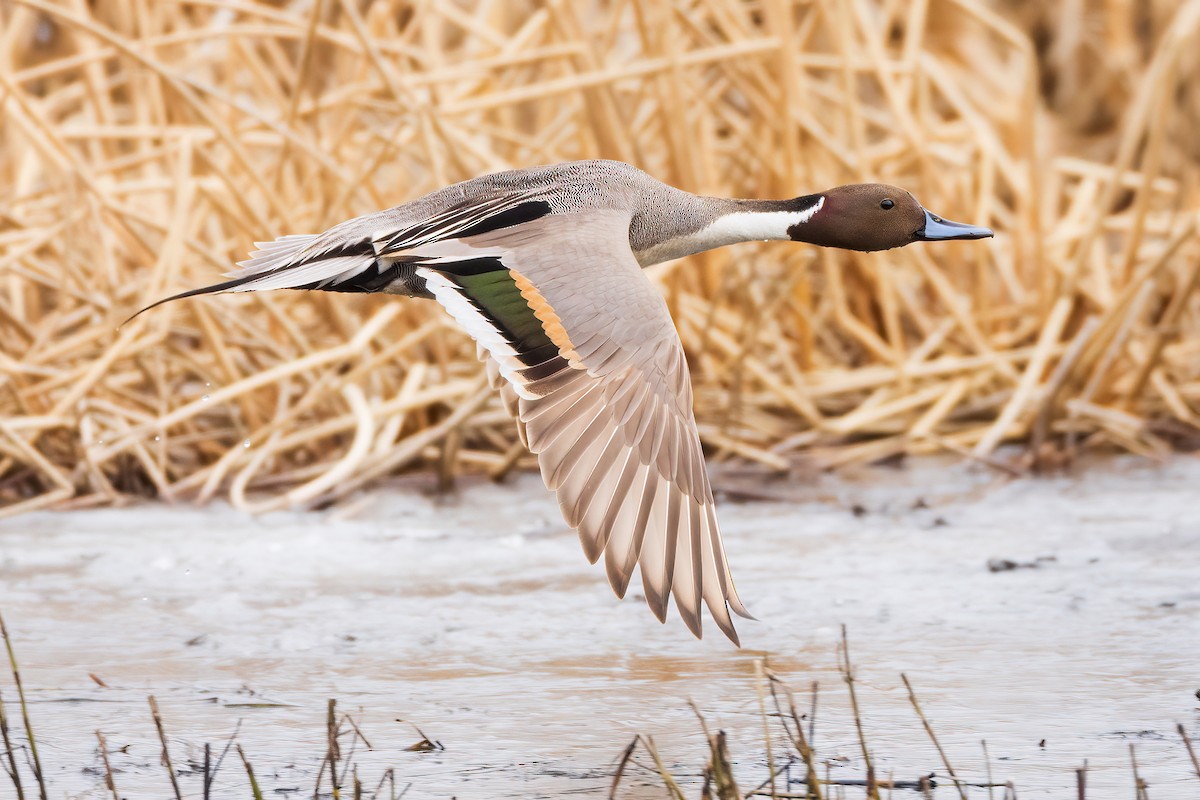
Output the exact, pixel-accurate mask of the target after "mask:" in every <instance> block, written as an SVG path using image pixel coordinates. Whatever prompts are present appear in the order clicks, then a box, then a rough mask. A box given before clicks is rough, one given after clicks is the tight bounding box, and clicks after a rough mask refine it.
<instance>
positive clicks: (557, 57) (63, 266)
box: [0, 0, 1200, 514]
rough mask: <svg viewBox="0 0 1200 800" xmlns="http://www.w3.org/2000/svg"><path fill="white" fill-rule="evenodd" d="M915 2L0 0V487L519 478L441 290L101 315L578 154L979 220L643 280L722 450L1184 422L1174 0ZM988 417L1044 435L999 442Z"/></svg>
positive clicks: (1196, 405)
mask: <svg viewBox="0 0 1200 800" xmlns="http://www.w3.org/2000/svg"><path fill="white" fill-rule="evenodd" d="M925 11H927V9H926V4H923V3H917V4H906V3H894V2H885V0H864V2H862V3H857V4H845V3H841V2H836V1H835V0H814V1H813V2H797V1H796V0H770V2H766V3H759V4H754V3H751V4H746V3H741V2H734V0H695V2H690V3H686V4H666V3H644V2H635V3H632V4H628V3H598V4H576V3H558V4H549V5H544V4H539V3H525V2H514V3H504V4H496V3H486V2H477V1H476V0H468V1H467V2H463V3H458V4H453V5H447V4H441V3H433V4H411V3H408V2H406V1H405V0H389V2H376V3H371V4H368V5H366V6H365V7H363V8H362V9H361V10H360V6H359V5H356V4H353V3H336V2H316V3H313V2H300V1H299V0H283V1H282V2H278V3H272V4H269V5H268V4H250V3H242V4H238V3H233V4H230V3H198V4H196V3H193V4H187V5H175V4H168V5H163V6H161V7H160V6H159V5H153V9H152V10H151V6H147V5H146V4H145V3H141V2H136V1H135V0H108V1H107V2H105V3H90V4H89V3H63V2H56V1H55V0H12V2H7V3H3V4H0V57H2V58H3V60H4V63H5V64H7V65H9V66H8V68H7V69H6V70H4V71H3V72H2V73H0V182H2V183H3V185H4V186H5V187H6V191H5V197H4V202H3V205H0V514H13V513H19V512H21V511H29V510H36V509H42V508H48V507H59V508H70V507H83V506H92V505H98V504H113V503H120V502H123V501H124V500H125V499H126V498H127V497H128V496H130V495H157V496H161V497H164V498H168V499H188V500H204V499H207V498H210V497H213V496H215V495H217V494H218V493H220V494H225V495H226V496H228V497H230V499H231V500H232V501H233V502H234V503H236V504H238V505H239V506H240V507H243V508H246V509H252V510H253V509H265V508H275V507H281V506H287V505H299V506H313V505H322V504H327V503H329V502H332V501H336V500H338V499H339V498H341V497H344V496H345V495H346V493H348V492H349V491H352V490H351V489H349V488H347V487H357V486H360V485H362V484H363V483H364V482H366V481H369V480H377V479H379V478H381V477H384V476H386V475H388V474H390V473H392V472H395V471H396V470H400V469H414V468H431V469H437V470H439V475H440V477H441V479H442V481H443V482H445V481H448V480H450V479H451V478H452V477H453V476H454V475H456V474H458V473H460V472H462V471H466V470H469V471H473V472H478V473H483V474H494V475H501V474H505V473H507V472H508V471H509V470H511V469H513V468H525V467H529V466H531V465H532V461H531V458H530V457H529V456H528V455H527V454H523V452H522V451H521V449H520V446H519V443H518V441H517V436H516V432H515V430H514V426H513V424H512V422H511V420H509V419H507V417H506V416H505V414H504V413H503V412H502V411H501V410H500V407H499V405H498V404H497V403H496V402H495V400H494V399H493V398H492V397H491V395H490V394H488V395H486V396H483V397H481V398H480V397H479V396H478V394H477V392H476V390H474V389H473V388H472V387H473V385H474V383H473V382H474V381H475V380H476V379H477V376H478V375H479V373H480V367H479V365H478V363H477V362H476V361H475V356H474V348H473V346H472V344H471V343H470V342H469V341H468V339H467V338H466V336H465V335H464V334H462V333H461V332H460V331H458V330H456V329H454V328H453V327H452V326H450V325H449V324H448V323H447V322H446V319H445V317H444V315H442V314H441V312H440V310H439V309H438V308H436V307H435V306H434V304H432V303H421V302H415V301H410V302H405V301H403V300H400V299H396V298H383V297H352V296H329V295H318V294H314V293H278V294H267V295H258V296H253V297H246V296H224V297H218V298H209V299H203V300H197V301H193V302H188V303H181V304H175V305H170V306H166V307H163V308H160V309H156V310H155V311H154V313H152V314H150V315H147V316H145V317H139V318H138V319H136V320H134V321H133V322H131V323H129V324H128V325H125V326H124V327H119V326H120V324H121V322H122V321H123V320H125V319H126V318H127V317H128V316H129V314H130V313H132V312H133V311H135V310H136V309H137V308H138V307H140V306H142V305H144V304H146V303H148V302H150V301H153V300H155V299H158V298H159V297H162V296H163V295H165V294H167V293H168V292H170V291H174V290H178V289H182V288H186V287H192V286H198V285H201V284H205V283H209V282H211V281H212V280H213V279H214V277H215V276H217V275H218V274H219V273H220V272H223V271H224V270H226V269H228V268H229V266H230V265H231V264H232V263H233V262H235V261H237V260H239V259H241V258H242V257H243V256H244V254H245V252H246V251H247V250H248V249H249V248H250V246H251V242H253V241H255V240H263V239H269V238H272V237H274V236H276V235H280V234H284V233H304V232H317V231H320V230H323V229H325V228H327V227H328V226H330V225H331V224H333V223H336V222H338V221H340V220H342V219H346V218H349V217H352V216H355V215H357V214H360V213H363V212H366V211H371V210H376V209H379V208H384V207H387V206H390V205H395V204H398V203H400V202H403V201H405V200H408V199H411V198H413V197H416V196H418V195H420V194H423V193H425V192H427V191H430V190H432V189H434V188H438V187H440V186H443V185H446V184H447V183H450V182H453V181H456V180H461V179H464V178H468V177H473V176H475V175H478V174H481V173H484V172H489V171H493V170H497V169H503V168H507V167H512V166H529V165H532V164H538V163H545V162H552V161H563V160H569V159H577V158H592V157H607V158H620V159H624V160H628V161H632V162H634V163H636V164H638V165H639V166H641V167H643V168H645V169H647V170H648V171H649V172H651V173H652V174H654V175H655V176H657V177H659V178H662V179H663V180H666V181H668V182H671V183H673V184H676V185H678V186H680V187H682V188H685V189H688V190H690V191H695V192H701V193H706V194H721V195H733V196H746V197H783V196H794V195H796V194H798V193H803V192H809V191H819V190H821V189H825V188H828V187H830V186H833V185H836V184H839V183H846V182H850V181H857V180H864V179H868V178H869V179H872V180H883V181H887V182H891V183H896V184H900V185H904V186H906V187H909V188H912V189H913V190H914V191H916V192H917V193H918V195H919V196H920V197H921V199H922V200H923V201H924V202H925V203H926V204H927V205H929V207H931V208H934V209H937V210H939V211H942V212H944V213H947V214H953V215H954V216H955V217H956V218H963V219H966V220H968V221H971V222H976V223H980V224H988V225H991V226H992V227H994V228H996V229H997V230H998V231H999V236H998V238H997V239H996V240H995V241H993V242H989V243H987V244H986V245H985V246H965V245H952V246H948V247H944V248H937V249H934V248H932V247H931V248H925V249H921V248H906V249H904V250H901V251H896V252H889V253H881V254H867V255H864V254H852V253H841V252H828V251H826V252H819V251H817V250H816V249H813V248H803V247H789V246H786V245H777V246H766V245H764V246H758V245H748V246H744V247H739V248H735V249H728V250H724V251H719V252H715V253H711V254H707V255H703V256H701V257H698V258H694V259H689V260H686V261H684V262H680V263H678V264H676V265H666V266H664V267H662V268H659V269H657V270H655V271H654V276H655V278H656V280H658V281H660V283H661V284H662V287H663V289H664V292H665V293H666V296H667V298H668V303H669V305H670V307H671V310H672V313H673V314H674V316H675V319H676V320H677V322H678V327H679V329H680V334H681V336H682V338H683V341H684V344H685V348H686V350H687V353H688V358H689V362H690V364H691V367H692V374H693V378H694V382H695V389H696V412H697V419H698V421H699V423H700V429H701V435H702V438H703V439H704V441H705V443H706V445H707V446H708V447H709V449H710V450H711V451H712V452H713V454H714V455H715V456H716V457H717V458H718V459H732V458H737V459H745V460H749V461H752V462H754V463H756V464H758V465H760V466H761V468H762V469H763V470H764V471H783V470H787V469H789V468H791V467H792V466H793V465H794V464H795V463H796V462H797V461H798V460H801V459H808V460H811V461H813V462H815V463H816V464H817V465H818V466H824V467H837V466H841V465H844V464H849V463H855V462H861V461H866V460H874V459H881V458H889V457H895V456H897V455H902V454H920V453H929V452H951V453H958V454H967V455H968V457H970V458H972V459H974V460H976V461H978V462H980V463H986V464H998V465H1000V466H1001V467H1003V468H1004V469H1010V470H1017V471H1021V470H1024V469H1027V468H1029V467H1031V466H1053V465H1055V464H1057V463H1060V462H1061V461H1062V460H1063V459H1067V458H1070V457H1072V456H1073V455H1074V453H1076V452H1077V451H1079V450H1082V449H1088V448H1092V449H1094V448H1100V447H1107V448H1116V449H1122V450H1128V451H1131V452H1135V453H1141V454H1144V455H1148V456H1154V457H1158V456H1161V455H1163V454H1165V453H1167V452H1169V451H1170V449H1171V448H1172V447H1173V446H1175V447H1194V446H1197V445H1200V433H1198V430H1200V428H1198V426H1200V304H1198V303H1197V301H1196V287H1197V284H1198V282H1200V281H1198V276H1200V268H1198V267H1197V264H1200V242H1198V241H1197V237H1196V236H1195V235H1194V226H1195V225H1196V222H1197V213H1198V211H1200V188H1198V187H1200V148H1197V146H1196V144H1195V141H1196V140H1195V136H1194V131H1195V130H1196V127H1197V125H1198V124H1200V101H1198V100H1197V99H1196V97H1197V95H1196V93H1195V92H1190V91H1184V90H1181V87H1185V88H1186V87H1188V86H1194V85H1195V84H1196V83H1197V82H1198V81H1200V57H1197V56H1196V54H1195V48H1194V47H1193V46H1192V44H1193V43H1194V41H1195V38H1196V36H1197V35H1198V34H1200V0H1185V1H1184V2H1179V3H1154V4H1149V5H1146V4H1129V3H1102V2H1099V0H1084V1H1083V2H1079V3H1070V4H1054V3H1049V4H1041V3H1017V4H1013V3H1002V2H1000V0H952V2H947V3H943V4H941V5H940V6H939V9H938V13H937V14H931V13H925ZM597 32H602V33H597ZM1097 53H1104V54H1108V55H1109V56H1111V57H1108V58H1104V59H1102V60H1099V61H1097V60H1096V54H1097ZM118 328H119V329H118ZM206 398H207V399H206ZM472 404H476V405H475V407H474V408H472V410H470V411H469V412H467V413H463V414H461V415H459V416H455V415H456V412H458V410H459V409H461V408H464V407H466V406H468V405H472ZM451 420H453V421H452V422H451ZM1014 441H1021V442H1033V443H1035V444H1036V450H1035V452H1033V453H1031V454H1030V457H1029V458H1027V459H1024V460H1023V461H1021V462H1020V463H1018V464H1016V465H1009V464H1007V463H1006V462H1005V461H1004V460H1002V459H997V458H996V456H995V450H996V448H997V447H998V446H999V445H1001V444H1002V443H1005V442H1014ZM247 443H249V444H248V446H247ZM394 452H398V453H401V454H402V456H403V457H397V458H394V459H393V458H390V457H389V456H390V454H392V453H394Z"/></svg>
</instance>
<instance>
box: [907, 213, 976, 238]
mask: <svg viewBox="0 0 1200 800" xmlns="http://www.w3.org/2000/svg"><path fill="white" fill-rule="evenodd" d="M994 235H995V234H993V233H992V229H991V228H980V227H977V226H975V225H967V224H966V223H965V222H951V221H950V220H948V219H942V218H941V217H939V216H938V215H937V214H933V213H931V212H929V211H925V227H923V228H921V230H919V231H917V239H918V240H919V241H923V242H944V241H949V240H951V239H987V238H989V237H991V236H994Z"/></svg>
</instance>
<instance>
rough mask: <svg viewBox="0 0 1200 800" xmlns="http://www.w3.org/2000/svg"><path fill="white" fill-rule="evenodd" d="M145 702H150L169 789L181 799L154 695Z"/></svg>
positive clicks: (178, 799) (151, 714)
mask: <svg viewBox="0 0 1200 800" xmlns="http://www.w3.org/2000/svg"><path fill="white" fill-rule="evenodd" d="M146 702H147V703H149V704H150V716H151V717H152V718H153V719H154V728H155V730H157V731H158V741H159V744H161V745H162V753H161V755H160V759H159V760H160V761H161V763H162V765H163V766H164V767H166V770H167V776H168V777H169V778H170V779H171V791H173V792H174V793H175V800H183V795H182V794H181V793H180V791H179V781H178V780H177V779H176V778H175V766H174V765H173V764H172V763H171V748H170V747H168V746H167V734H166V731H164V730H163V721H162V715H161V714H159V713H158V701H157V700H155V699H154V695H150V696H148V697H147V698H146Z"/></svg>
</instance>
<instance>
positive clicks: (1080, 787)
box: [1075, 759, 1087, 800]
mask: <svg viewBox="0 0 1200 800" xmlns="http://www.w3.org/2000/svg"><path fill="white" fill-rule="evenodd" d="M1075 796H1076V797H1077V798H1078V800H1087V760H1086V759H1085V760H1084V762H1083V766H1082V767H1078V768H1076V770H1075Z"/></svg>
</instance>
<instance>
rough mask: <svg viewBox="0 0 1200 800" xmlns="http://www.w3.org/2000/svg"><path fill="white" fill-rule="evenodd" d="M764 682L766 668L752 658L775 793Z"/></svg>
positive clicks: (772, 789)
mask: <svg viewBox="0 0 1200 800" xmlns="http://www.w3.org/2000/svg"><path fill="white" fill-rule="evenodd" d="M765 683H766V669H765V666H764V664H763V660H762V659H761V658H756V659H754V691H755V693H756V694H757V695H758V713H759V715H760V716H761V717H762V724H763V743H764V744H765V745H766V748H767V775H768V778H769V780H770V782H771V793H772V794H774V793H775V755H774V751H773V750H772V748H771V727H770V725H769V724H768V723H769V720H768V718H767V699H766V692H764V691H763V685H764V684H765Z"/></svg>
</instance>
